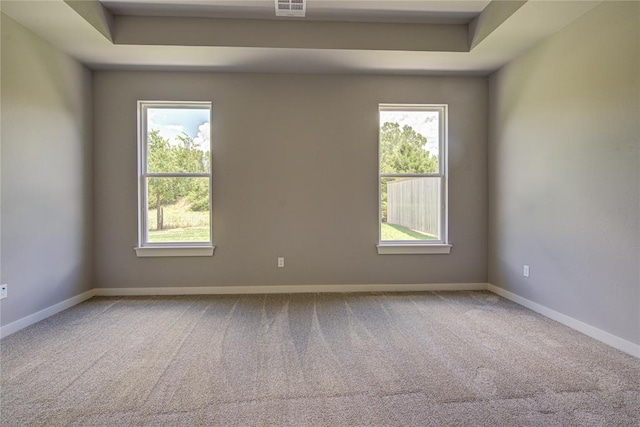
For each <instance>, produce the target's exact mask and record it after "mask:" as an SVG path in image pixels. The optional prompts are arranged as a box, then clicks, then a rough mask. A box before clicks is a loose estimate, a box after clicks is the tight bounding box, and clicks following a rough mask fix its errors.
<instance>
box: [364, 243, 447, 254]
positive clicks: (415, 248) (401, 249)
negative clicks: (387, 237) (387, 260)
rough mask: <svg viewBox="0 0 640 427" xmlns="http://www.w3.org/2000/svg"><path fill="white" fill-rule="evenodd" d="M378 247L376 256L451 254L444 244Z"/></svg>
mask: <svg viewBox="0 0 640 427" xmlns="http://www.w3.org/2000/svg"><path fill="white" fill-rule="evenodd" d="M376 246H377V247H378V255H412V254H448V253H451V247H452V246H453V245H449V244H446V243H440V244H432V245H415V244H402V243H380V244H378V245H376Z"/></svg>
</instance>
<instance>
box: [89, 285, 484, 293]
mask: <svg viewBox="0 0 640 427" xmlns="http://www.w3.org/2000/svg"><path fill="white" fill-rule="evenodd" d="M486 289H487V284H486V283H416V284H382V285H381V284H376V285H271V286H193V287H174V288H168V287H161V288H95V289H94V291H95V295H96V296H141V295H228V294H238V295H242V294H294V293H296V294H298V293H327V292H333V293H337V292H411V291H423V292H425V291H479V290H486Z"/></svg>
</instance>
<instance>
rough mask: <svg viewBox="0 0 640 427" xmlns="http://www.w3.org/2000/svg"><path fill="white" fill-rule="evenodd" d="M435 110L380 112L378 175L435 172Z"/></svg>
mask: <svg viewBox="0 0 640 427" xmlns="http://www.w3.org/2000/svg"><path fill="white" fill-rule="evenodd" d="M439 115H440V113H439V112H438V111H380V173H437V172H438V170H439V169H438V156H439V150H440V148H439V147H440V141H439V137H440V132H439V129H440V125H439Z"/></svg>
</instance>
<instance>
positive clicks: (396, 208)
mask: <svg viewBox="0 0 640 427" xmlns="http://www.w3.org/2000/svg"><path fill="white" fill-rule="evenodd" d="M441 179H442V178H440V177H427V178H381V181H380V196H381V201H380V214H381V218H382V219H381V225H380V227H381V230H380V240H382V241H384V240H396V241H397V240H440V188H441V185H440V184H441Z"/></svg>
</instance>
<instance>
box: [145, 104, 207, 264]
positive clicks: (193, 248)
mask: <svg viewBox="0 0 640 427" xmlns="http://www.w3.org/2000/svg"><path fill="white" fill-rule="evenodd" d="M150 108H172V109H179V108H184V109H192V108H197V109H204V108H208V109H209V123H211V122H212V106H211V102H208V101H188V102H186V101H138V246H137V247H135V248H134V249H135V251H136V255H137V256H138V257H175V256H212V255H213V251H214V250H215V246H213V209H212V198H213V180H212V176H213V173H212V170H213V166H211V167H210V170H209V172H208V173H183V172H178V173H166V172H148V171H147V166H148V163H147V156H148V142H147V137H148V129H147V111H148V110H149V109H150ZM209 144H211V141H209ZM211 149H212V147H211V145H210V146H209V150H211ZM210 153H212V151H210ZM211 159H212V163H213V153H212V154H211ZM148 178H209V241H208V242H156V243H153V242H149V241H148V234H149V230H148V227H147V224H148V220H149V219H148V218H147V215H148V212H149V210H148V204H149V202H148V200H147V198H148V197H147V196H148V195H147V179H148Z"/></svg>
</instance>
